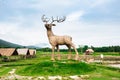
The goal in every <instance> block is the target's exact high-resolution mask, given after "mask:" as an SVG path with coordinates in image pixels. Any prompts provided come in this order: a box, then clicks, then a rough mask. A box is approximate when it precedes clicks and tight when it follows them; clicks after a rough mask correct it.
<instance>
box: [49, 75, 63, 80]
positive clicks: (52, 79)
mask: <svg viewBox="0 0 120 80" xmlns="http://www.w3.org/2000/svg"><path fill="white" fill-rule="evenodd" d="M48 80H62V77H61V76H49V77H48Z"/></svg>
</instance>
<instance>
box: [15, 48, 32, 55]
mask: <svg viewBox="0 0 120 80" xmlns="http://www.w3.org/2000/svg"><path fill="white" fill-rule="evenodd" d="M17 52H18V55H24V56H25V55H30V52H29V49H28V48H21V49H17Z"/></svg>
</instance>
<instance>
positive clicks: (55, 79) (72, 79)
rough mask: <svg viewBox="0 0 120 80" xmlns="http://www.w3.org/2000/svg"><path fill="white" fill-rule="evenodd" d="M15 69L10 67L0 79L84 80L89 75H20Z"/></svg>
mask: <svg viewBox="0 0 120 80" xmlns="http://www.w3.org/2000/svg"><path fill="white" fill-rule="evenodd" d="M15 71H16V69H12V70H11V71H10V72H8V74H7V75H6V76H3V77H0V80H86V79H88V78H89V77H90V76H89V75H79V76H78V75H73V76H67V77H63V76H48V77H44V76H38V77H32V76H20V75H17V74H15Z"/></svg>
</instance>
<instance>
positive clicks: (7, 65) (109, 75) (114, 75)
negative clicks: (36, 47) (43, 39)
mask: <svg viewBox="0 0 120 80" xmlns="http://www.w3.org/2000/svg"><path fill="white" fill-rule="evenodd" d="M103 54H107V53H103ZM109 54H110V53H109ZM111 54H113V53H111ZM115 54H117V53H115ZM50 55H51V54H50V53H49V52H39V51H38V52H37V56H36V58H28V59H24V60H17V61H13V62H0V76H5V75H7V74H8V72H9V71H10V70H11V69H16V74H18V75H24V76H46V77H47V76H54V75H60V76H71V75H83V74H87V75H89V76H90V78H89V79H88V80H120V69H118V68H112V67H107V66H104V65H102V64H95V63H91V64H87V63H85V62H81V61H74V60H67V59H66V58H67V54H62V60H60V61H58V60H56V61H50V57H51V56H50ZM98 55H99V54H98ZM73 56H74V55H73ZM117 56H118V55H117Z"/></svg>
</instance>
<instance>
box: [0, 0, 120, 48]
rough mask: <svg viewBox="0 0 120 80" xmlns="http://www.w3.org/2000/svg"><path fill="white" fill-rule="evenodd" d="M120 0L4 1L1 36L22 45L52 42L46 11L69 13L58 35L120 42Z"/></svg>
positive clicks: (82, 40)
mask: <svg viewBox="0 0 120 80" xmlns="http://www.w3.org/2000/svg"><path fill="white" fill-rule="evenodd" d="M119 3H120V0H0V38H1V39H4V40H7V41H10V42H14V43H17V44H21V45H34V44H39V43H48V44H49V42H48V38H47V35H46V29H45V27H44V23H43V22H42V21H41V16H42V15H43V14H45V15H46V16H47V17H49V18H50V17H51V16H54V17H56V16H66V17H67V18H66V21H64V22H63V23H55V24H56V27H53V32H54V34H56V35H70V36H72V37H73V42H74V43H75V45H77V46H78V45H89V46H91V45H92V46H112V45H120V5H119Z"/></svg>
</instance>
